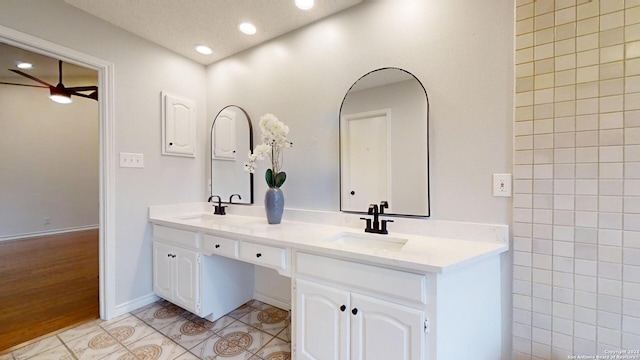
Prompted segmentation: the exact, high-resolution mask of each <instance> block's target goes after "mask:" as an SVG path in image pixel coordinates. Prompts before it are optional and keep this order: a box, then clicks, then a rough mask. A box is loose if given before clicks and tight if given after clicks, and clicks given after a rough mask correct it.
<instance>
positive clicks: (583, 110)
mask: <svg viewBox="0 0 640 360" xmlns="http://www.w3.org/2000/svg"><path fill="white" fill-rule="evenodd" d="M598 106H599V101H598V99H596V98H593V99H579V100H576V115H586V114H597V113H598Z"/></svg>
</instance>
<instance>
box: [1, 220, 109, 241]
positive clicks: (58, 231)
mask: <svg viewBox="0 0 640 360" xmlns="http://www.w3.org/2000/svg"><path fill="white" fill-rule="evenodd" d="M99 228H100V226H99V225H98V224H94V225H85V226H74V227H69V228H63V229H55V230H47V231H36V232H30V233H23V234H13V235H5V236H0V241H7V240H22V239H28V238H32V237H36V236H47V235H57V234H64V233H70V232H75V231H85V230H95V229H99Z"/></svg>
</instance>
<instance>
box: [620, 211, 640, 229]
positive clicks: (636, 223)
mask: <svg viewBox="0 0 640 360" xmlns="http://www.w3.org/2000/svg"><path fill="white" fill-rule="evenodd" d="M624 229H625V230H629V231H640V215H638V214H624Z"/></svg>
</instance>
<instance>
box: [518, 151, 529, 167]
mask: <svg viewBox="0 0 640 360" xmlns="http://www.w3.org/2000/svg"><path fill="white" fill-rule="evenodd" d="M515 163H516V164H521V165H522V164H533V151H532V150H518V151H516V155H515Z"/></svg>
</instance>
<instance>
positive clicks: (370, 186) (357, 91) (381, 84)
mask: <svg viewBox="0 0 640 360" xmlns="http://www.w3.org/2000/svg"><path fill="white" fill-rule="evenodd" d="M340 193H341V194H340V210H341V211H347V212H366V211H367V209H368V207H369V204H380V202H382V201H386V202H387V203H388V206H389V207H388V208H387V209H385V213H386V214H393V215H404V216H421V217H427V216H429V215H430V210H429V101H428V99H427V92H426V90H425V88H424V86H423V85H422V83H421V82H420V81H419V80H418V79H417V78H416V77H415V76H414V75H413V74H411V73H410V72H408V71H405V70H402V69H398V68H382V69H378V70H374V71H371V72H369V73H367V74H366V75H364V76H362V77H361V78H360V79H358V80H357V81H356V82H355V83H354V84H353V85H352V86H351V88H350V89H349V91H348V92H347V94H346V95H345V97H344V99H343V100H342V105H341V106H340Z"/></svg>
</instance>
